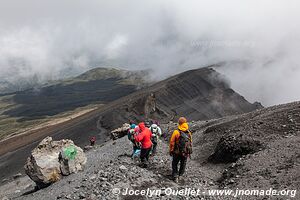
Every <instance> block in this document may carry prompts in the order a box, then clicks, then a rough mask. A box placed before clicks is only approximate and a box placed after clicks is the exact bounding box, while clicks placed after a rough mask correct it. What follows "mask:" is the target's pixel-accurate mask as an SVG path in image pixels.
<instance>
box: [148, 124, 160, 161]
mask: <svg viewBox="0 0 300 200" xmlns="http://www.w3.org/2000/svg"><path fill="white" fill-rule="evenodd" d="M150 131H151V133H152V138H151V141H152V144H153V146H152V151H151V155H155V154H156V148H157V143H158V140H159V137H161V136H162V131H161V128H160V127H159V126H158V125H157V124H154V123H153V124H152V125H151V127H150Z"/></svg>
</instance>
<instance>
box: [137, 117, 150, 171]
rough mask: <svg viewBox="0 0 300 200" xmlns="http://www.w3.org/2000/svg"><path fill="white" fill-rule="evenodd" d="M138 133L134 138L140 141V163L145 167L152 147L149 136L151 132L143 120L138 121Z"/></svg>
mask: <svg viewBox="0 0 300 200" xmlns="http://www.w3.org/2000/svg"><path fill="white" fill-rule="evenodd" d="M139 130H140V133H139V134H138V135H135V136H134V138H135V140H136V141H137V142H140V143H141V155H140V158H141V163H142V167H145V168H146V167H147V163H148V161H149V156H150V152H151V149H152V142H151V137H152V133H151V131H150V129H149V128H147V127H146V126H145V124H144V122H141V123H139Z"/></svg>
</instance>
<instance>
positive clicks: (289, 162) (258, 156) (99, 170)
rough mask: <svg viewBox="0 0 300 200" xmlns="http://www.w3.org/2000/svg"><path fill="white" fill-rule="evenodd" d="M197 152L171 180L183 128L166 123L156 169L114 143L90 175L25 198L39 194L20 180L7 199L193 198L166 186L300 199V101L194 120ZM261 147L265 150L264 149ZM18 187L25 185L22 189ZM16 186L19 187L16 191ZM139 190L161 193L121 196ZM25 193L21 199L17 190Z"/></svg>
mask: <svg viewBox="0 0 300 200" xmlns="http://www.w3.org/2000/svg"><path fill="white" fill-rule="evenodd" d="M189 124H190V129H191V130H192V132H193V145H194V152H193V155H192V158H191V159H189V160H188V163H187V171H186V175H185V178H184V179H181V180H180V181H179V183H178V184H177V183H174V182H173V181H172V180H171V179H170V174H171V159H170V157H169V156H168V143H167V141H168V138H169V137H170V135H171V133H172V130H174V129H175V128H176V124H174V123H168V124H163V125H162V127H163V130H164V132H165V140H162V141H160V143H159V147H158V154H157V155H156V156H155V157H152V158H151V160H150V162H151V165H150V167H149V168H148V169H144V168H140V167H138V165H137V163H135V162H134V161H133V160H132V159H130V153H131V150H132V149H131V148H132V147H131V143H130V142H129V141H128V139H127V138H126V137H123V138H120V139H117V140H116V141H109V142H106V143H105V144H104V145H101V146H97V147H96V148H95V149H94V150H92V151H89V152H87V157H88V164H87V167H86V170H85V171H84V172H82V173H79V174H73V175H71V176H68V177H66V178H64V179H63V180H61V181H59V182H57V183H55V184H53V185H51V186H50V187H48V188H45V189H43V190H39V191H37V192H35V193H33V194H27V195H23V196H21V194H23V193H26V192H28V191H30V190H32V189H33V187H34V184H33V183H32V182H31V181H30V180H28V178H19V179H17V180H15V181H13V182H11V183H9V184H6V185H4V186H2V187H0V191H2V192H3V196H4V195H6V196H8V197H16V198H17V199H33V200H38V199H55V198H56V199H149V197H150V199H154V198H157V199H170V198H171V199H185V198H186V197H187V196H184V195H176V193H173V195H171V196H168V195H166V194H165V193H166V190H165V189H166V188H169V189H173V190H175V191H176V190H180V189H185V188H192V189H196V190H197V189H199V190H200V191H201V193H199V195H198V196H194V195H191V196H189V199H200V198H204V199H212V200H214V199H216V200H217V199H226V200H235V199H241V200H242V199H247V200H257V199H259V200H262V199H272V200H273V199H278V200H279V199H299V197H300V196H299V194H298V193H296V192H295V191H296V190H297V189H299V186H300V183H299V180H300V173H299V172H300V159H299V155H300V146H299V141H300V134H299V133H300V126H299V125H300V102H295V103H290V104H285V105H279V106H274V107H270V108H266V109H261V110H258V111H254V112H250V113H247V114H242V115H235V116H228V117H224V118H220V119H214V120H209V121H195V122H191V123H189ZM257 147H259V148H257ZM17 182H18V184H17ZM10 188H14V189H13V190H12V189H10ZM115 188H118V189H120V190H121V191H122V192H123V191H125V189H126V188H128V189H134V190H147V189H150V190H155V189H156V190H157V189H161V191H162V193H161V194H158V195H156V194H154V195H153V196H152V197H151V196H148V197H146V196H141V195H137V196H135V195H133V196H129V195H122V194H121V195H116V194H115V193H114V192H115V190H113V189H115ZM237 188H238V189H239V190H253V189H256V190H259V191H260V190H265V191H267V190H270V188H272V189H273V190H277V191H287V190H290V191H289V192H288V193H285V195H275V196H271V195H261V196H257V195H252V196H251V195H248V196H242V195H237V196H236V197H235V196H233V195H235V194H236V193H235V192H236V189H237ZM16 189H17V190H19V192H17V193H15V192H14V191H15V190H16ZM215 189H227V191H228V190H230V189H232V194H231V195H223V196H221V195H219V196H218V195H216V193H215V195H212V193H211V192H212V191H213V190H215Z"/></svg>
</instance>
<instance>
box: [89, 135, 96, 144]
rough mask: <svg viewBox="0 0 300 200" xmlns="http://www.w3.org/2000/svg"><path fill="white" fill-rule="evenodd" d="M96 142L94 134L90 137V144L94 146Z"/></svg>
mask: <svg viewBox="0 0 300 200" xmlns="http://www.w3.org/2000/svg"><path fill="white" fill-rule="evenodd" d="M95 143H96V136H92V137H91V138H90V144H91V146H94V145H95Z"/></svg>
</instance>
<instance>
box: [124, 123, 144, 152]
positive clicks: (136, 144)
mask: <svg viewBox="0 0 300 200" xmlns="http://www.w3.org/2000/svg"><path fill="white" fill-rule="evenodd" d="M136 127H137V126H136V125H135V124H131V125H130V128H129V130H128V133H127V136H128V139H129V140H130V141H131V142H132V144H133V152H132V154H131V157H132V158H133V157H134V156H135V155H137V154H138V153H139V152H140V149H141V144H140V143H139V142H136V141H135V138H134V136H135V135H136V134H138V132H139V131H138V129H137V128H136Z"/></svg>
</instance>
